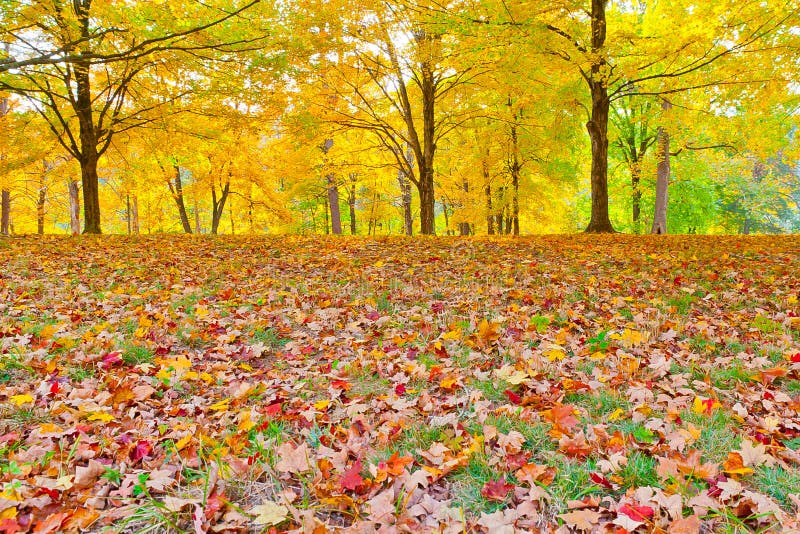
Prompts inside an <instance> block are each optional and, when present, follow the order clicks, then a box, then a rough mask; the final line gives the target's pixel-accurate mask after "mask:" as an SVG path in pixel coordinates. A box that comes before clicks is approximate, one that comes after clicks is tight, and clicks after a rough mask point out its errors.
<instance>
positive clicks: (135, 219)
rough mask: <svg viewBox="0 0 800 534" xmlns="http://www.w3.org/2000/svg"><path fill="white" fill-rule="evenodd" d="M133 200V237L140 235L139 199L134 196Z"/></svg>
mask: <svg viewBox="0 0 800 534" xmlns="http://www.w3.org/2000/svg"><path fill="white" fill-rule="evenodd" d="M131 200H132V203H133V204H132V209H131V217H132V219H133V225H132V229H133V235H139V197H138V196H136V195H133V197H132V198H131Z"/></svg>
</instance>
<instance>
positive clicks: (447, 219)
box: [423, 197, 450, 235]
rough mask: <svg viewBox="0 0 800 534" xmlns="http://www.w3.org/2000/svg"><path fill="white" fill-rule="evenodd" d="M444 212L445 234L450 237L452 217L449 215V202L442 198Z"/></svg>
mask: <svg viewBox="0 0 800 534" xmlns="http://www.w3.org/2000/svg"><path fill="white" fill-rule="evenodd" d="M442 212H443V213H444V228H445V232H444V233H445V235H450V217H449V215H448V213H447V201H446V200H445V199H444V197H442ZM423 235H424V234H423Z"/></svg>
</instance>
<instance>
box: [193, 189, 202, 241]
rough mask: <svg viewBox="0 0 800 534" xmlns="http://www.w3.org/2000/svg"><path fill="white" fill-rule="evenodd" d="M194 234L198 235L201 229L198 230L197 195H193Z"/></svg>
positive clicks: (198, 211) (198, 209) (198, 210)
mask: <svg viewBox="0 0 800 534" xmlns="http://www.w3.org/2000/svg"><path fill="white" fill-rule="evenodd" d="M193 196H194V233H196V234H197V235H200V234H202V233H203V229H202V228H200V208H199V207H198V206H197V194H196V193H195V194H194V195H193Z"/></svg>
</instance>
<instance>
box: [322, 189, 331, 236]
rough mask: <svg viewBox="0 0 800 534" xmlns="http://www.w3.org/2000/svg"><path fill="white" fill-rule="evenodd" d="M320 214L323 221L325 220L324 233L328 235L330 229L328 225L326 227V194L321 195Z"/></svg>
mask: <svg viewBox="0 0 800 534" xmlns="http://www.w3.org/2000/svg"><path fill="white" fill-rule="evenodd" d="M322 216H323V217H324V222H325V235H328V234H329V233H330V230H329V227H328V197H327V195H323V197H322Z"/></svg>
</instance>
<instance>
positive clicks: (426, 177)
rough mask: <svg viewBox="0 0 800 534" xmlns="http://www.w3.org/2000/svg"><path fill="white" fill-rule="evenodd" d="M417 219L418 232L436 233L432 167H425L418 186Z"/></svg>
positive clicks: (425, 233)
mask: <svg viewBox="0 0 800 534" xmlns="http://www.w3.org/2000/svg"><path fill="white" fill-rule="evenodd" d="M420 170H422V169H420ZM417 189H418V190H419V219H420V233H421V234H422V235H435V234H436V214H435V207H436V199H435V198H434V193H433V169H430V170H428V169H425V173H424V174H423V178H421V179H420V182H419V186H418V187H417Z"/></svg>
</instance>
